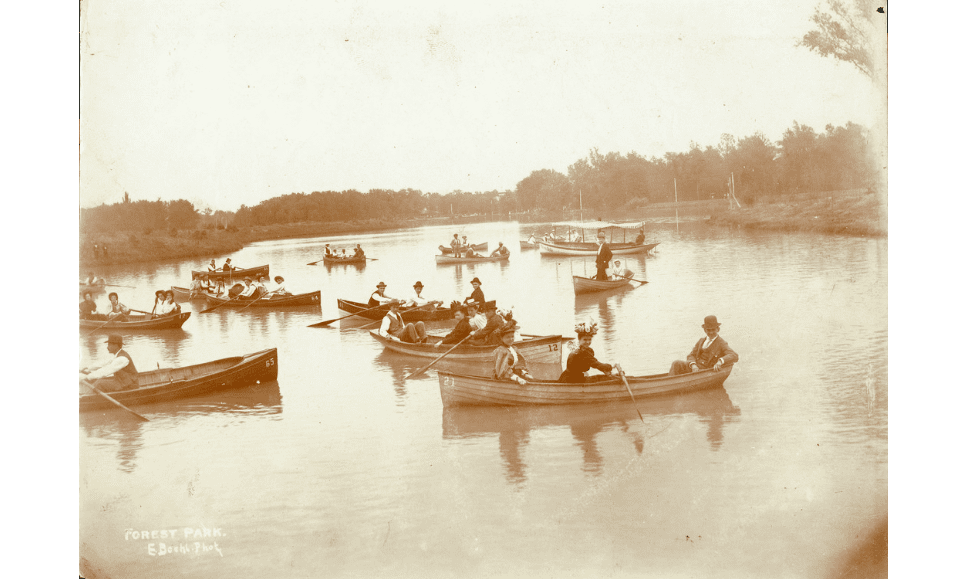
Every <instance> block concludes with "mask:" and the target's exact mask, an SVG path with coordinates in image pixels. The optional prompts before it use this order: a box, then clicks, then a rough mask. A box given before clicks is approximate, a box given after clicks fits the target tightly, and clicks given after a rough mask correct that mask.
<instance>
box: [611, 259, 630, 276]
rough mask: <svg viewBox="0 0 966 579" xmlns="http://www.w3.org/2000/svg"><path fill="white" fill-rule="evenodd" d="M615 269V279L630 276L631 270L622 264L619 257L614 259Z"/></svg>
mask: <svg viewBox="0 0 966 579" xmlns="http://www.w3.org/2000/svg"><path fill="white" fill-rule="evenodd" d="M613 271H614V279H615V280H617V279H621V278H626V277H630V272H629V271H628V270H627V269H626V268H625V267H624V266H623V265H621V260H619V259H615V260H614V270H613Z"/></svg>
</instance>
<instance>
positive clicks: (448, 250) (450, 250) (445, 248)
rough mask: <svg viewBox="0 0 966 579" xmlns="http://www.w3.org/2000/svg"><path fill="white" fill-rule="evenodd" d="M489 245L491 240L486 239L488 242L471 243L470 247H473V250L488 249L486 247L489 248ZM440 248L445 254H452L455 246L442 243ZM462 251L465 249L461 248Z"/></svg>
mask: <svg viewBox="0 0 966 579" xmlns="http://www.w3.org/2000/svg"><path fill="white" fill-rule="evenodd" d="M489 245H490V242H489V241H486V242H483V243H477V244H475V245H473V244H470V247H472V248H473V251H486V249H487V247H489ZM439 250H440V251H441V252H443V255H450V254H452V253H453V248H452V247H449V246H446V245H440V246H439ZM460 251H463V250H460Z"/></svg>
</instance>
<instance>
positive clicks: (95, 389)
mask: <svg viewBox="0 0 966 579" xmlns="http://www.w3.org/2000/svg"><path fill="white" fill-rule="evenodd" d="M81 382H83V383H84V385H85V386H87V387H88V388H90V389H91V390H93V391H94V392H96V393H97V394H99V395H100V396H101V397H102V398H104V399H105V400H107V401H109V402H111V403H112V404H114V405H115V406H117V407H118V408H123V409H124V410H127V411H128V412H130V413H131V414H133V415H135V416H137V417H138V418H140V419H141V420H143V421H145V422H151V421H150V420H148V419H147V418H145V417H143V416H141V415H140V414H138V413H137V412H135V411H133V410H131V409H130V408H128V407H127V406H125V405H123V404H121V403H120V402H118V401H117V400H115V399H113V398H111V397H110V396H108V395H107V394H105V393H104V392H103V391H101V389H100V388H98V387H97V386H94V384H92V383H91V382H90V381H89V380H88V379H87V378H84V379H83V380H81Z"/></svg>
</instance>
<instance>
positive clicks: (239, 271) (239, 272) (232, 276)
mask: <svg viewBox="0 0 966 579" xmlns="http://www.w3.org/2000/svg"><path fill="white" fill-rule="evenodd" d="M260 275H264V276H266V277H268V266H267V265H260V266H258V267H249V268H247V269H246V268H242V267H239V268H236V269H233V270H231V271H192V272H191V279H196V278H199V277H200V278H203V277H205V276H208V279H210V280H211V281H218V280H239V281H241V280H244V279H245V278H246V277H250V278H252V280H255V279H256V278H258V276H260Z"/></svg>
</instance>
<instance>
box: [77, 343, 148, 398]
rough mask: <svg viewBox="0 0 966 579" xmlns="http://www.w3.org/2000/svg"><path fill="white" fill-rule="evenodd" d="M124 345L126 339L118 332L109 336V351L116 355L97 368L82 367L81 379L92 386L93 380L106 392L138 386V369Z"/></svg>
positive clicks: (95, 384)
mask: <svg viewBox="0 0 966 579" xmlns="http://www.w3.org/2000/svg"><path fill="white" fill-rule="evenodd" d="M123 346H124V340H123V339H121V336H118V335H117V334H111V335H110V336H108V338H107V351H108V352H110V353H111V354H113V355H114V357H113V358H111V360H110V361H109V362H107V363H106V364H104V365H103V366H101V367H100V368H97V369H95V370H90V369H88V368H83V369H81V371H80V381H81V382H84V383H85V384H86V385H88V386H90V385H92V384H91V381H92V380H93V386H94V387H96V388H99V389H101V390H103V391H104V392H118V391H120V390H131V389H132V388H133V387H136V386H137V376H138V370H137V368H135V367H134V360H132V359H131V356H130V355H129V354H128V353H127V352H125V351H124V349H123Z"/></svg>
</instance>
